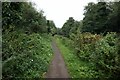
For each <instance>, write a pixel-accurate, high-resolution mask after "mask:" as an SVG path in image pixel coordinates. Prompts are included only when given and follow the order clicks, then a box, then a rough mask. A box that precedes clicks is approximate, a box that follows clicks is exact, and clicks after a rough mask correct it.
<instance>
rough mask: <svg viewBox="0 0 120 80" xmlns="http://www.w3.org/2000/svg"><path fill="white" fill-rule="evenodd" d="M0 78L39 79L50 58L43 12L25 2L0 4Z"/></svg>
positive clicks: (48, 38)
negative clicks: (0, 28)
mask: <svg viewBox="0 0 120 80" xmlns="http://www.w3.org/2000/svg"><path fill="white" fill-rule="evenodd" d="M2 14H3V15H2V19H3V20H2V23H3V24H2V67H3V69H2V72H3V79H9V78H13V79H18V78H37V77H38V78H41V77H43V74H44V73H45V72H46V71H47V69H48V64H49V61H50V58H51V56H52V51H51V46H50V42H51V41H50V40H51V38H50V37H49V36H50V35H48V34H47V33H48V31H47V28H48V26H47V20H46V17H45V16H43V11H37V10H36V9H35V8H34V7H33V4H32V3H29V2H3V3H2Z"/></svg>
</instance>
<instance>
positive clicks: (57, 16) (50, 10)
mask: <svg viewBox="0 0 120 80" xmlns="http://www.w3.org/2000/svg"><path fill="white" fill-rule="evenodd" d="M31 1H33V2H35V4H36V8H37V9H42V10H43V11H44V12H45V13H44V15H45V16H46V18H47V19H49V20H53V21H54V22H55V24H56V27H59V28H61V27H62V26H63V24H64V23H65V21H66V20H67V19H68V18H69V17H73V18H74V19H75V20H78V21H80V20H82V19H83V17H84V16H83V13H84V11H83V10H84V6H86V5H87V4H88V3H89V2H97V1H96V0H84V1H83V0H31Z"/></svg>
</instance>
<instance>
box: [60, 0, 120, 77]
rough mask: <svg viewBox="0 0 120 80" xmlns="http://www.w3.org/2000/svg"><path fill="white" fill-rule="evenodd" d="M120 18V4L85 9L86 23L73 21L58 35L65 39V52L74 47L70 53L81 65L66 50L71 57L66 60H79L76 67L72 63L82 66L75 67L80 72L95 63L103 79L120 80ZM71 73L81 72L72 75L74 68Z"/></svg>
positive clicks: (84, 21) (67, 22) (66, 24)
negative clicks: (82, 64)
mask: <svg viewBox="0 0 120 80" xmlns="http://www.w3.org/2000/svg"><path fill="white" fill-rule="evenodd" d="M119 17H120V1H119V2H112V3H111V2H108V3H107V2H98V3H88V5H87V6H85V8H84V18H83V20H81V21H75V20H74V19H73V18H72V17H70V18H69V19H68V20H67V21H66V22H65V23H64V25H63V27H62V28H61V29H58V30H59V32H58V34H59V35H61V39H62V40H61V41H60V42H62V44H64V45H65V47H64V48H65V49H67V48H68V47H70V48H71V49H68V51H70V54H71V53H74V54H75V55H76V57H78V58H79V59H80V60H78V61H77V60H76V59H74V57H73V58H71V55H69V52H67V51H66V50H65V51H66V52H67V53H66V54H65V56H64V57H66V56H67V58H68V59H70V58H71V60H72V59H73V60H76V61H75V62H74V63H73V62H71V63H73V65H74V64H75V63H76V62H79V63H78V64H77V65H75V66H74V67H75V69H79V68H78V67H77V66H79V64H81V63H82V61H84V62H87V63H85V64H86V65H88V66H89V63H91V64H92V66H93V68H94V67H95V71H96V72H98V73H97V74H99V76H97V77H99V78H107V79H110V78H117V79H119V78H120V76H119V75H120V54H119V53H120V43H119V42H120V27H119V25H120V24H119V23H120V18H119ZM63 36H64V37H67V38H68V39H66V38H64V37H63ZM58 42H59V41H58ZM66 47H67V48H66ZM64 48H63V47H62V50H63V53H65V52H64ZM71 50H72V52H71ZM72 55H73V54H72ZM73 56H74V55H73ZM69 57H70V58H69ZM67 58H66V63H68V65H70V64H71V63H69V62H68V61H69V60H68V59H67ZM76 67H77V68H76ZM86 70H87V69H86ZM91 70H92V68H91ZM70 72H71V73H73V74H74V73H77V71H76V72H75V71H72V68H71V69H70ZM88 72H89V71H88ZM78 74H79V73H77V74H76V75H78ZM86 74H87V73H86ZM74 75H75V74H74ZM71 76H73V75H71ZM94 76H95V74H94Z"/></svg>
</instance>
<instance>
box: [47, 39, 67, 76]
mask: <svg viewBox="0 0 120 80" xmlns="http://www.w3.org/2000/svg"><path fill="white" fill-rule="evenodd" d="M52 49H53V52H54V56H53V60H52V62H51V64H50V66H49V70H48V72H47V73H46V78H69V75H68V72H67V68H66V66H65V63H64V59H63V57H62V56H61V52H60V50H59V49H58V47H57V44H56V42H55V40H53V41H52Z"/></svg>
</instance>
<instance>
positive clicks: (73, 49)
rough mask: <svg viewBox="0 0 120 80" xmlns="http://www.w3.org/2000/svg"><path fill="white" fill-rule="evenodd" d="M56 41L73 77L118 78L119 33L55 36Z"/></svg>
mask: <svg viewBox="0 0 120 80" xmlns="http://www.w3.org/2000/svg"><path fill="white" fill-rule="evenodd" d="M57 42H58V45H59V46H60V48H61V50H62V53H63V55H64V57H65V60H66V64H67V66H68V70H69V73H70V74H71V77H73V78H101V79H102V78H106V79H109V78H117V79H118V78H119V75H120V68H119V67H120V54H119V50H120V46H119V45H120V43H119V35H117V34H116V33H108V34H107V35H106V36H102V35H97V34H91V33H81V34H77V36H75V37H74V40H70V39H68V38H65V37H61V36H57Z"/></svg>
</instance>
